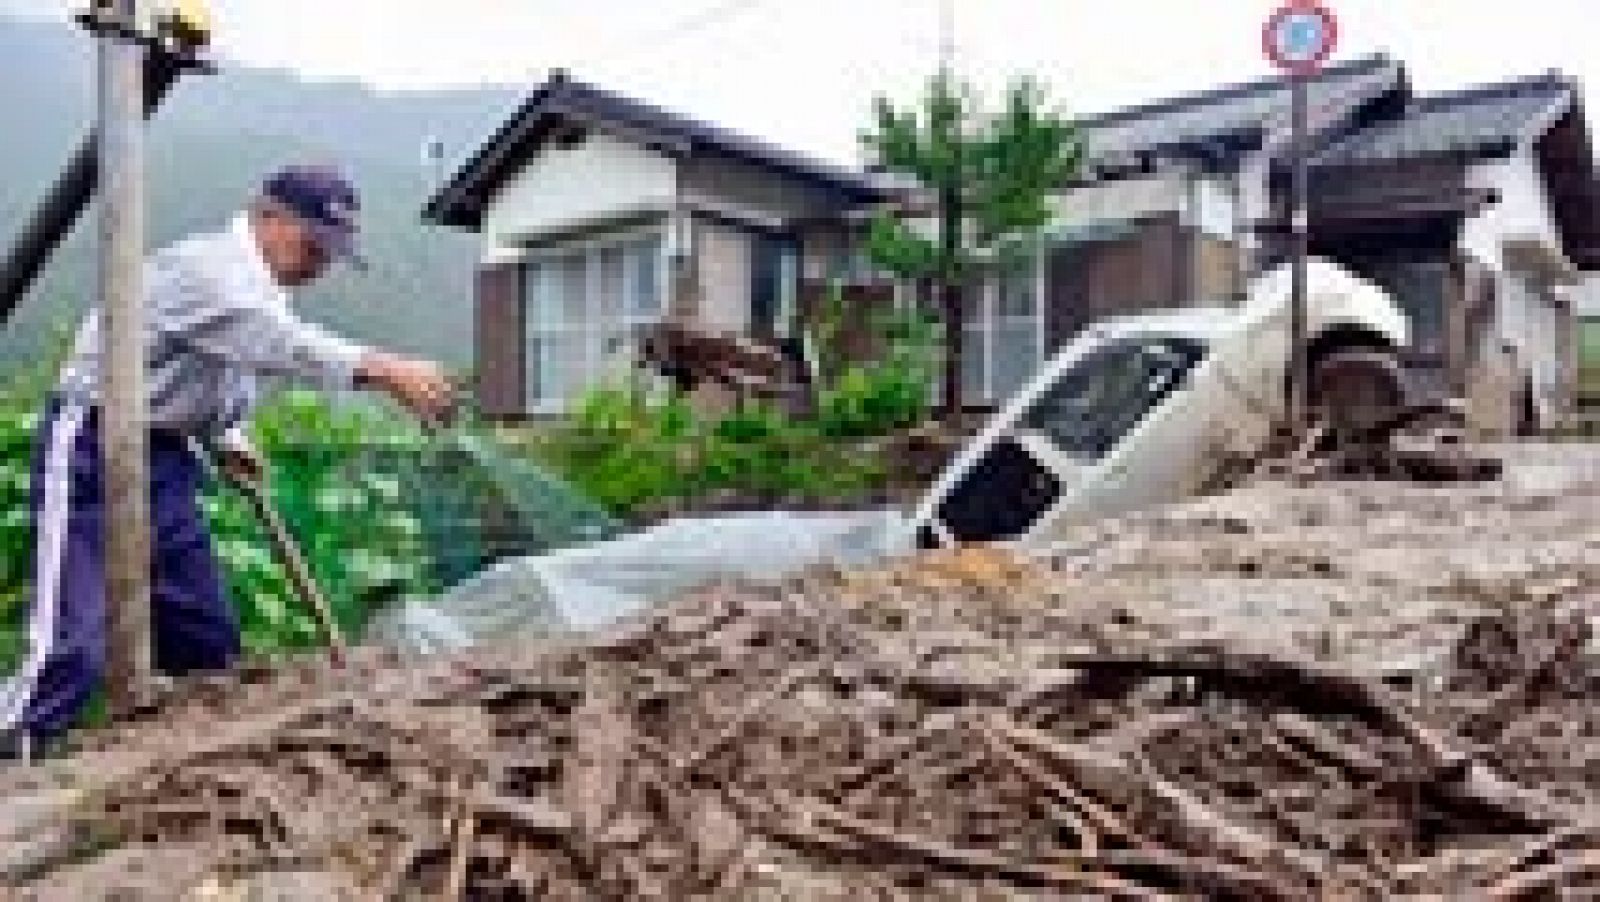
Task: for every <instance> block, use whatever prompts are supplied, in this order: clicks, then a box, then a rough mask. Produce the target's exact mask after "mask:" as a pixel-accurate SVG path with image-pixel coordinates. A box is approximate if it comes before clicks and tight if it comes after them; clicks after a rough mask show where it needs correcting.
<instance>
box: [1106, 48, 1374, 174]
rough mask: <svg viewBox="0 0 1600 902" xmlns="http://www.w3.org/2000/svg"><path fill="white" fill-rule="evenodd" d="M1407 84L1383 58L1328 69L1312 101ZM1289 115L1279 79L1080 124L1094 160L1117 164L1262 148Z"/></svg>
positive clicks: (1285, 87) (1316, 81)
mask: <svg viewBox="0 0 1600 902" xmlns="http://www.w3.org/2000/svg"><path fill="white" fill-rule="evenodd" d="M1403 81H1404V73H1403V71H1402V69H1401V67H1400V66H1399V64H1397V63H1396V62H1394V61H1393V60H1391V59H1390V58H1388V57H1387V56H1384V55H1381V54H1380V55H1376V56H1369V57H1364V58H1361V59H1357V60H1352V61H1350V62H1345V63H1340V64H1337V65H1333V66H1329V67H1328V68H1327V69H1325V70H1323V71H1322V73H1321V74H1319V75H1317V76H1316V77H1314V78H1313V79H1312V81H1311V82H1310V85H1309V91H1308V95H1307V96H1308V99H1309V101H1310V108H1311V109H1313V110H1315V109H1319V108H1323V107H1327V106H1329V105H1336V104H1338V103H1340V101H1342V100H1345V99H1347V98H1350V97H1352V95H1355V94H1359V93H1361V92H1362V91H1363V90H1386V89H1391V88H1397V87H1399V86H1401V85H1402V83H1403ZM1288 110H1289V81H1288V80H1287V79H1286V78H1283V77H1276V78H1266V79H1262V80H1259V81H1254V82H1250V83H1247V84H1241V85H1233V86H1230V87H1225V88H1219V89H1216V90H1211V91H1204V92H1201V93H1197V94H1188V95H1184V96H1182V97H1177V98H1173V99H1171V100H1164V101H1161V102H1159V103H1152V104H1146V105H1142V106H1136V107H1130V108H1127V109H1123V110H1118V111H1116V112H1112V113H1107V114H1105V115H1102V116H1092V117H1089V118H1086V119H1082V120H1079V122H1078V125H1079V127H1080V128H1081V129H1082V130H1083V133H1084V135H1085V140H1086V143H1087V145H1088V150H1089V158H1090V160H1091V161H1096V160H1113V159H1116V158H1118V157H1123V156H1129V155H1137V154H1141V153H1152V152H1159V151H1160V150H1163V149H1171V148H1175V147H1183V146H1194V145H1199V144H1204V143H1216V142H1230V141H1232V142H1242V143H1253V144H1256V145H1259V144H1260V141H1261V138H1262V136H1263V134H1264V133H1265V132H1267V131H1268V130H1269V129H1270V128H1272V127H1274V126H1276V125H1278V124H1285V125H1286V124H1287V117H1288Z"/></svg>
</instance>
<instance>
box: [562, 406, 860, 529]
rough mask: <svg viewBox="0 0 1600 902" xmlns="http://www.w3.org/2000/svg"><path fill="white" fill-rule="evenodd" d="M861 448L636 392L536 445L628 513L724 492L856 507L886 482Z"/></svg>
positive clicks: (758, 413)
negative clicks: (707, 412) (708, 414)
mask: <svg viewBox="0 0 1600 902" xmlns="http://www.w3.org/2000/svg"><path fill="white" fill-rule="evenodd" d="M859 452H860V449H859V446H858V444H857V443H855V442H854V441H851V440H847V439H841V438H839V437H836V436H830V435H826V434H824V433H823V432H822V431H820V430H819V429H818V428H817V425H816V424H814V423H796V422H792V421H790V420H789V419H788V418H787V417H785V416H784V414H783V413H782V412H781V411H778V410H776V409H774V408H772V407H771V406H768V405H764V404H755V403H751V404H746V405H744V406H742V407H741V408H739V409H738V410H735V411H733V412H732V413H729V414H727V415H724V416H722V417H716V418H708V417H705V416H703V415H701V414H699V413H697V412H696V410H695V409H694V407H693V406H692V405H691V404H690V403H689V402H688V401H687V400H686V399H684V398H682V397H678V396H668V397H665V398H655V399H652V398H650V397H649V396H648V394H647V393H646V392H644V391H642V390H640V389H639V388H638V387H637V386H629V387H618V386H607V387H602V388H597V389H595V390H593V391H591V392H589V393H588V394H586V395H584V396H583V397H582V398H581V399H580V400H579V401H578V403H577V404H576V405H575V406H574V408H573V412H572V414H571V415H570V416H569V417H567V418H566V419H565V420H564V421H562V422H561V423H559V424H556V425H555V426H553V427H552V428H550V429H549V430H546V431H545V433H544V434H543V435H542V436H540V437H539V438H536V439H534V440H532V444H531V453H533V454H534V455H536V456H538V457H539V458H540V459H541V460H542V461H543V462H544V463H546V464H548V465H549V466H551V467H552V468H553V469H555V470H556V471H557V472H559V473H560V474H561V476H562V477H563V478H564V479H566V480H568V481H569V482H571V483H572V484H573V485H574V486H576V487H577V488H578V489H579V490H581V491H583V492H584V493H586V494H587V495H588V496H589V497H591V498H593V499H594V500H595V501H596V502H598V503H600V504H602V505H604V506H605V507H607V508H608V509H609V510H611V511H613V512H614V513H617V514H620V515H623V516H630V515H638V514H642V513H646V512H650V511H656V510H661V509H664V508H669V507H673V506H678V505H687V506H695V505H699V504H703V503H705V502H707V501H709V500H713V499H721V498H724V497H726V496H735V497H737V498H739V499H742V500H744V501H747V502H749V503H782V502H788V501H799V502H805V501H830V502H845V501H849V500H850V499H852V498H856V497H859V496H861V495H862V494H865V493H868V492H870V491H872V490H873V489H875V488H876V487H878V486H879V485H880V484H881V483H882V481H883V480H884V478H885V473H884V467H883V465H882V463H881V462H880V461H879V460H878V459H877V458H876V456H874V455H863V454H861V453H859Z"/></svg>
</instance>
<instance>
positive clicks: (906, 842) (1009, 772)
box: [0, 445, 1600, 900]
mask: <svg viewBox="0 0 1600 902" xmlns="http://www.w3.org/2000/svg"><path fill="white" fill-rule="evenodd" d="M1505 453H1506V455H1507V460H1508V464H1509V465H1508V468H1507V474H1506V476H1505V478H1504V479H1503V480H1501V481H1499V482H1495V483H1489V484H1480V485H1463V486H1453V487H1446V488H1429V487H1423V486H1416V485H1401V484H1385V483H1322V484H1316V485H1308V486H1294V485H1288V484H1283V483H1274V484H1260V485H1255V486H1252V487H1249V488H1246V489H1242V490H1239V491H1236V492H1233V493H1230V494H1227V495H1223V496H1219V497H1216V498H1212V499H1207V500H1204V501H1201V502H1197V503H1195V504H1192V505H1189V506H1185V507H1181V508H1176V509H1171V510H1165V511H1160V512H1154V513H1150V514H1145V515H1141V516H1137V517H1133V518H1129V519H1124V520H1120V521H1117V522H1114V523H1110V524H1105V525H1102V526H1098V527H1095V528H1093V529H1086V530H1084V531H1082V532H1081V533H1080V534H1076V535H1073V536H1071V537H1069V538H1067V539H1066V540H1064V541H1063V542H1062V543H1061V544H1060V545H1059V546H1058V547H1055V548H1052V549H1049V550H1048V551H1042V552H1030V553H1027V554H1021V553H1011V552H1006V551H999V550H966V551H956V552H942V553H933V554H926V555H920V556H916V557H913V558H908V559H905V560H902V561H898V562H896V563H895V564H893V565H892V566H888V567H883V568H879V569H874V570H869V571H860V572H840V571H835V570H826V569H816V570H812V571H809V572H806V573H804V574H802V575H800V576H797V577H793V578H789V579H785V580H783V581H781V582H775V583H771V584H726V585H717V586H712V587H708V588H705V589H702V590H699V591H696V592H693V593H690V594H688V595H686V596H684V597H681V598H679V599H677V600H675V601H673V602H672V603H670V604H667V605H665V606H663V607H661V608H659V609H657V610H655V611H653V612H651V613H650V614H649V615H647V616H641V617H638V618H635V619H633V620H630V621H628V622H626V623H622V624H619V625H617V626H615V627H613V628H611V629H608V630H607V631H605V632H604V633H601V634H599V635H596V636H591V637H586V638H583V639H581V640H562V641H559V642H555V641H551V642H521V643H507V644H506V645H505V646H503V647H498V648H487V649H482V650H479V651H476V652H474V653H472V654H467V655H462V656H459V657H455V658H452V659H441V660H428V661H425V662H422V663H420V664H419V663H417V662H408V661H399V660H395V659H393V658H392V657H389V656H386V655H383V654H380V653H377V652H365V653H362V654H361V655H359V656H358V657H357V659H356V660H355V661H353V662H351V663H349V664H347V665H346V666H345V667H344V668H342V669H335V668H333V667H331V666H329V665H328V664H326V663H325V662H321V661H305V662H301V663H296V664H294V665H291V666H287V667H282V668H277V669H272V670H268V669H256V670H247V671H245V672H242V673H240V674H237V675H236V676H234V677H231V678H227V679H222V678H213V679H210V680H208V681H204V682H196V683H191V684H188V685H186V686H184V687H183V691H182V692H181V693H176V694H174V695H172V696H171V697H170V700H169V701H167V702H166V703H164V704H163V705H162V706H160V707H159V708H158V709H157V710H154V711H152V712H151V713H150V714H149V715H148V716H146V717H145V718H144V719H143V720H142V721H140V722H138V723H135V724H132V725H129V726H127V727H124V728H120V729H118V730H117V731H115V732H107V733H102V734H98V735H94V736H90V737H87V738H86V739H85V740H84V743H83V745H84V747H83V748H82V749H81V750H80V751H79V752H78V753H77V754H76V755H74V756H73V757H71V758H68V759H64V760H60V761H55V762H50V763H49V764H48V765H47V766H45V767H43V768H40V769H37V770H34V771H29V772H24V773H17V772H11V773H9V774H6V775H4V776H0V782H4V785H0V794H3V795H0V798H3V799H4V800H5V801H3V802H0V873H4V874H6V875H7V879H8V880H9V881H10V882H11V883H12V885H13V886H14V889H13V890H11V893H12V894H13V895H14V896H15V897H16V898H39V899H72V900H78V899H95V898H113V897H114V898H119V899H163V900H165V899H185V900H235V899H237V900H245V899H319V900H321V899H345V898H349V899H372V898H388V899H424V898H426V899H436V898H463V899H533V898H554V899H641V898H667V899H688V898H713V899H721V898H726V899H796V900H800V899H805V900H815V899H964V900H965V899H1060V898H1096V899H1100V898H1107V899H1230V898H1232V899H1393V898H1406V897H1416V898H1451V899H1460V898H1483V899H1503V900H1516V899H1544V898H1551V899H1554V898H1569V897H1572V896H1573V895H1574V894H1575V895H1576V896H1579V897H1586V896H1588V895H1590V894H1600V806H1597V802H1600V743H1597V741H1596V736H1597V734H1600V712H1597V707H1596V705H1595V703H1594V699H1595V698H1596V697H1597V696H1600V642H1596V640H1595V637H1594V624H1595V619H1594V618H1595V616H1596V614H1597V613H1600V454H1596V453H1595V449H1593V448H1586V447H1584V446H1577V445H1572V446H1524V447H1517V448H1511V449H1506V451H1505Z"/></svg>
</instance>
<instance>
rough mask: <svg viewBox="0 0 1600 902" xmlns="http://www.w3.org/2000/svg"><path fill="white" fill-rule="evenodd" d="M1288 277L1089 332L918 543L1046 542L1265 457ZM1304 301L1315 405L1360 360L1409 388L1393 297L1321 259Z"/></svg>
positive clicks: (1011, 412) (994, 428)
mask: <svg viewBox="0 0 1600 902" xmlns="http://www.w3.org/2000/svg"><path fill="white" fill-rule="evenodd" d="M1290 279H1291V274H1290V268H1289V266H1287V265H1284V266H1280V267H1278V268H1276V269H1273V270H1270V271H1268V272H1266V273H1264V274H1263V275H1262V276H1261V277H1259V278H1258V279H1257V280H1256V281H1255V282H1254V283H1253V284H1252V286H1251V289H1250V291H1249V293H1248V296H1247V299H1246V301H1245V302H1244V303H1243V304H1242V305H1240V306H1238V307H1234V308H1224V307H1194V308H1189V309H1181V310H1174V311H1170V312H1161V313H1150V314H1143V315H1138V316H1129V317H1123V318H1118V319H1111V320H1105V321H1102V322H1099V323H1096V324H1095V325H1093V326H1091V327H1090V328H1088V329H1086V330H1085V331H1084V332H1083V333H1082V334H1081V335H1079V336H1078V337H1077V338H1076V339H1074V340H1073V341H1072V342H1070V343H1069V344H1067V345H1066V346H1065V347H1064V348H1063V349H1062V350H1061V351H1060V352H1059V353H1057V354H1056V355H1055V356H1054V357H1053V358H1052V359H1051V360H1050V361H1049V362H1048V363H1046V364H1045V365H1044V367H1043V368H1041V370H1040V371H1039V373H1038V374H1037V375H1036V376H1035V377H1034V378H1033V380H1032V381H1031V382H1030V383H1029V384H1028V385H1027V386H1026V387H1025V388H1024V389H1023V390H1022V391H1021V392H1019V393H1018V394H1017V395H1015V396H1014V397H1012V398H1011V399H1010V401H1009V402H1007V403H1006V404H1005V405H1004V406H1003V407H1002V408H1001V410H1000V411H999V413H997V414H996V415H995V416H994V417H993V418H992V419H991V420H990V421H989V423H988V424H987V426H986V427H985V428H984V429H983V430H982V431H981V432H980V433H979V434H978V436H977V437H976V438H975V439H974V440H973V441H972V442H970V443H969V444H968V445H967V446H966V448H965V450H964V451H963V452H962V453H961V454H960V455H959V456H958V457H957V458H956V460H955V461H954V463H953V464H951V465H950V466H949V467H948V468H947V469H946V470H945V472H944V473H943V474H942V475H941V477H940V478H939V480H938V481H937V482H936V483H935V484H934V486H933V488H932V489H931V490H930V491H929V492H928V493H927V495H926V496H925V497H924V499H923V500H922V502H921V503H920V504H919V506H918V508H917V510H916V511H915V513H914V515H913V525H914V527H915V528H916V530H917V537H918V543H919V544H920V545H922V546H923V547H929V548H936V547H943V546H949V545H956V544H964V543H970V542H988V541H999V540H1014V541H1018V542H1021V543H1024V544H1044V543H1048V542H1050V541H1051V540H1052V539H1053V538H1055V537H1057V536H1058V535H1059V533H1060V531H1061V530H1062V529H1063V528H1065V527H1068V526H1071V525H1073V524H1078V523H1082V522H1084V521H1086V520H1092V519H1097V518H1101V517H1107V516H1113V515H1116V514H1121V513H1126V512H1129V511H1134V510H1138V509H1141V508H1146V507H1150V506H1154V505H1159V504H1164V503H1169V502H1173V501H1178V500H1182V499H1184V498H1187V497H1190V496H1193V495H1195V494H1198V493H1200V492H1202V491H1204V490H1205V489H1206V488H1207V486H1208V485H1210V484H1212V483H1213V481H1214V480H1215V478H1216V477H1217V475H1218V473H1219V472H1220V471H1221V470H1222V469H1223V468H1224V467H1225V466H1227V465H1228V464H1229V463H1230V462H1239V461H1247V460H1250V459H1251V458H1253V457H1255V456H1257V455H1258V454H1259V453H1260V451H1261V449H1262V448H1263V446H1264V445H1265V443H1266V442H1267V440H1268V439H1269V438H1270V437H1271V435H1272V431H1273V428H1274V426H1275V425H1277V424H1278V423H1280V422H1281V421H1282V416H1281V414H1282V411H1283V402H1284V398H1283V396H1284V382H1285V375H1286V370H1287V361H1288V356H1289V354H1288V351H1289V330H1290V284H1291V282H1290ZM1306 298H1307V300H1306V335H1307V352H1306V353H1307V359H1308V361H1309V364H1310V366H1309V369H1310V372H1311V373H1312V377H1311V382H1310V385H1311V388H1310V392H1311V398H1312V401H1313V403H1315V402H1316V401H1317V393H1318V387H1319V385H1325V384H1327V382H1328V380H1327V379H1326V378H1323V379H1322V380H1321V381H1320V382H1319V374H1320V375H1322V376H1324V377H1326V376H1327V375H1328V374H1333V373H1336V372H1338V371H1340V370H1341V364H1347V363H1348V362H1350V361H1352V360H1358V361H1360V360H1363V359H1365V360H1367V361H1369V362H1370V361H1371V360H1377V361H1378V362H1379V363H1380V364H1382V365H1384V366H1382V367H1381V368H1380V372H1379V376H1380V378H1381V379H1390V378H1392V379H1393V380H1394V381H1393V384H1392V385H1391V386H1389V388H1390V389H1391V390H1393V391H1395V392H1400V393H1403V392H1404V380H1403V376H1402V374H1400V372H1399V369H1398V365H1397V364H1390V363H1389V362H1390V361H1392V352H1393V351H1394V350H1396V349H1398V348H1402V347H1404V346H1405V343H1406V340H1407V331H1408V324H1407V321H1406V318H1405V315H1404V314H1403V313H1402V312H1401V311H1400V309H1399V307H1398V306H1397V305H1396V304H1395V302H1394V301H1393V299H1392V298H1390V297H1389V295H1388V294H1387V293H1385V292H1384V291H1383V289H1381V288H1379V287H1378V286H1376V285H1374V284H1372V283H1371V282H1368V281H1365V280H1363V279H1361V278H1359V277H1357V276H1356V275H1354V274H1352V273H1350V272H1349V271H1347V270H1345V269H1343V268H1341V267H1340V266H1338V265H1336V264H1334V263H1331V262H1328V261H1326V260H1323V259H1320V258H1312V259H1311V260H1309V261H1308V262H1307V290H1306ZM1343 369H1345V370H1348V369H1349V368H1348V367H1344V368H1343ZM1385 373H1392V376H1389V375H1386V374H1385ZM1400 401H1401V398H1398V397H1397V398H1395V399H1394V403H1400Z"/></svg>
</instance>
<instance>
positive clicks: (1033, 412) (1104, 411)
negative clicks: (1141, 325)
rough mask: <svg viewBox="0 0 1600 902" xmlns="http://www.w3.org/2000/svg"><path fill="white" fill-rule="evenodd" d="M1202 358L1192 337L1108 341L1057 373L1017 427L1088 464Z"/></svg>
mask: <svg viewBox="0 0 1600 902" xmlns="http://www.w3.org/2000/svg"><path fill="white" fill-rule="evenodd" d="M1204 356H1205V345H1204V344H1203V343H1202V342H1200V341H1199V340H1197V339H1194V338H1186V337H1173V336H1136V337H1131V338H1120V339H1115V340H1112V341H1109V342H1107V343H1105V344H1103V345H1101V346H1099V347H1097V348H1095V349H1093V350H1091V351H1090V352H1089V353H1088V354H1086V355H1085V356H1084V357H1083V358H1082V359H1081V360H1079V361H1078V362H1077V363H1075V364H1073V365H1072V366H1070V367H1068V368H1067V369H1066V370H1065V371H1064V372H1062V373H1061V375H1060V376H1059V377H1058V378H1057V379H1056V381H1055V382H1054V383H1053V384H1052V385H1051V386H1050V388H1049V389H1048V390H1046V391H1045V392H1044V394H1042V395H1041V396H1040V397H1039V399H1038V400H1036V401H1035V402H1034V403H1033V405H1032V406H1031V407H1029V409H1028V412H1027V413H1026V414H1025V415H1024V416H1023V418H1022V425H1023V427H1024V428H1026V429H1031V430H1034V431H1037V432H1042V433H1044V434H1046V435H1048V436H1050V438H1052V439H1053V440H1054V441H1055V444H1056V445H1057V446H1058V447H1059V448H1060V449H1061V452H1062V453H1063V454H1065V455H1066V456H1068V457H1070V458H1072V459H1074V460H1078V461H1082V462H1085V463H1093V462H1095V461H1098V460H1100V459H1101V458H1103V457H1105V456H1106V455H1107V454H1109V453H1110V452H1111V449H1112V448H1114V447H1116V444H1117V442H1119V441H1121V440H1122V437H1123V436H1125V435H1127V434H1128V433H1129V432H1130V431H1132V429H1133V427H1135V426H1137V425H1138V424H1139V422H1140V421H1141V420H1143V419H1144V417H1145V415H1146V414H1148V413H1149V412H1150V411H1151V410H1153V409H1154V408H1155V407H1156V405H1158V404H1160V403H1161V402H1162V401H1163V400H1165V399H1166V397H1167V396H1168V395H1170V394H1171V393H1172V392H1173V391H1174V390H1175V389H1177V388H1178V387H1179V386H1180V385H1182V383H1183V381H1184V379H1185V377H1187V375H1188V373H1189V371H1190V370H1192V369H1193V368H1194V366H1195V365H1196V364H1197V363H1199V362H1200V360H1201V359H1202V358H1203V357H1204Z"/></svg>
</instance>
